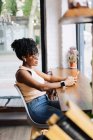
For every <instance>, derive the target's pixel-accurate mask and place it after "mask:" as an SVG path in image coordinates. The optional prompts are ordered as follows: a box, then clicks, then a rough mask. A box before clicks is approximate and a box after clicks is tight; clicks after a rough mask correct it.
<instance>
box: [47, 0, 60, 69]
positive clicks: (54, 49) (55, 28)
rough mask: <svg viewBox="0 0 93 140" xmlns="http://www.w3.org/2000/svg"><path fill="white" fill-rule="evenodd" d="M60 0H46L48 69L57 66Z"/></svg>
mask: <svg viewBox="0 0 93 140" xmlns="http://www.w3.org/2000/svg"><path fill="white" fill-rule="evenodd" d="M60 2H61V0H58V1H57V0H46V31H47V33H46V38H47V41H46V42H47V56H48V69H50V68H55V67H58V66H59V57H58V56H59V24H58V20H59V17H60Z"/></svg>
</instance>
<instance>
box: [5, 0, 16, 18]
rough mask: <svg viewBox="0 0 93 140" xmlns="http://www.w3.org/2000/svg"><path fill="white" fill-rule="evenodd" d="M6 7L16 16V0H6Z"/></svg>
mask: <svg viewBox="0 0 93 140" xmlns="http://www.w3.org/2000/svg"><path fill="white" fill-rule="evenodd" d="M6 9H7V11H8V12H10V13H11V15H13V16H16V12H17V3H16V0H6Z"/></svg>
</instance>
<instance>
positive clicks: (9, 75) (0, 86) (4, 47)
mask: <svg viewBox="0 0 93 140" xmlns="http://www.w3.org/2000/svg"><path fill="white" fill-rule="evenodd" d="M11 1H12V0H11ZM31 1H32V0H31ZM31 1H29V5H30V6H31V8H30V9H29V5H27V3H25V2H26V1H24V0H20V1H19V0H16V1H15V2H16V3H15V4H16V6H17V9H15V12H14V11H12V10H14V9H11V8H10V7H11V6H10V7H9V8H10V9H7V8H6V9H5V7H6V6H5V4H6V5H7V7H8V6H9V3H3V7H2V11H1V16H0V96H3V95H7V96H8V93H9V95H14V94H15V92H14V91H13V90H11V85H12V86H13V84H14V82H15V73H16V71H17V69H18V67H19V66H20V65H21V63H22V62H21V61H19V60H18V59H17V57H16V56H15V54H14V52H13V51H12V49H11V43H12V42H13V41H14V40H15V39H20V38H23V37H26V38H28V37H30V38H33V39H34V40H35V41H36V43H37V46H38V49H39V54H40V55H39V59H40V60H39V65H38V69H40V70H42V60H41V21H40V0H33V1H32V3H31ZM7 2H10V0H7ZM10 4H11V3H10ZM10 11H11V12H10ZM13 88H14V87H12V89H13Z"/></svg>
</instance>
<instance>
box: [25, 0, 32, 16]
mask: <svg viewBox="0 0 93 140" xmlns="http://www.w3.org/2000/svg"><path fill="white" fill-rule="evenodd" d="M32 1H33V0H25V3H24V6H23V14H24V15H25V16H29V15H30V11H31V8H32Z"/></svg>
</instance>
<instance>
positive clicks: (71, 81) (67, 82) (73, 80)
mask: <svg viewBox="0 0 93 140" xmlns="http://www.w3.org/2000/svg"><path fill="white" fill-rule="evenodd" d="M76 81H77V79H76V78H75V77H73V76H69V77H68V78H67V79H66V80H65V81H64V82H65V86H67V87H69V86H73V85H75V83H76Z"/></svg>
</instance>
